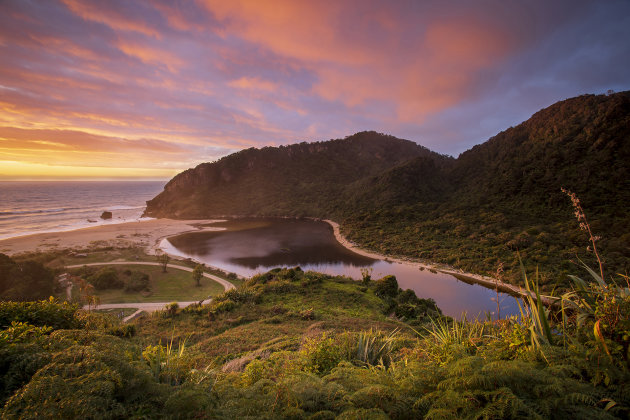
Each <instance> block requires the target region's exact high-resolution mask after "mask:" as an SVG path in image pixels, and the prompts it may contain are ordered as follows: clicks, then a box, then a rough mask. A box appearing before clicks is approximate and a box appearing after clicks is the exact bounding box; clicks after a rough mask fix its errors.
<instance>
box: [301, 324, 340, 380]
mask: <svg viewBox="0 0 630 420" xmlns="http://www.w3.org/2000/svg"><path fill="white" fill-rule="evenodd" d="M301 353H302V357H303V358H304V360H305V368H304V370H306V371H307V372H313V373H318V374H324V373H328V372H330V371H331V370H332V369H333V368H335V367H336V366H337V365H338V364H339V362H341V361H343V360H344V358H345V352H344V351H343V349H342V347H341V346H340V345H339V344H338V343H336V342H335V340H334V339H333V338H332V337H330V336H328V335H327V334H326V333H324V334H322V335H321V336H319V337H315V338H311V339H309V340H307V341H306V343H305V344H304V347H303V349H302V351H301Z"/></svg>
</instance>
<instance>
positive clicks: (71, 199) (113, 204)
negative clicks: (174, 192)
mask: <svg viewBox="0 0 630 420" xmlns="http://www.w3.org/2000/svg"><path fill="white" fill-rule="evenodd" d="M165 184H166V181H46V182H41V181H38V182H35V181H2V182H0V239H5V238H11V237H15V236H22V235H29V234H32V233H42V232H58V231H67V230H74V229H79V228H83V227H89V226H98V225H103V224H114V223H122V222H130V221H138V220H141V219H140V218H141V216H142V213H143V212H144V209H145V207H146V201H147V200H150V199H151V198H153V197H155V196H156V195H157V194H159V193H160V191H162V189H163V188H164V185H165ZM104 211H111V212H112V218H111V219H109V220H104V219H101V217H100V216H101V214H102V213H103V212H104Z"/></svg>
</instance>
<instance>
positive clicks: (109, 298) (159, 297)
mask: <svg viewBox="0 0 630 420" xmlns="http://www.w3.org/2000/svg"><path fill="white" fill-rule="evenodd" d="M102 267H107V266H102ZM102 267H94V268H95V269H99V268H102ZM111 267H113V268H115V269H116V270H117V271H118V274H119V278H121V279H125V278H126V275H125V274H123V272H124V271H125V270H131V271H141V272H143V273H146V274H148V275H149V278H150V293H146V292H145V293H142V292H125V290H124V289H110V290H96V291H95V294H96V296H98V297H99V298H100V303H127V302H173V301H191V300H203V299H207V298H208V297H209V296H215V295H217V294H219V293H222V292H223V286H221V285H220V284H219V283H217V282H215V281H214V280H211V279H209V278H206V277H203V278H202V279H201V286H200V287H197V286H195V283H194V281H193V279H192V274H191V273H190V272H188V271H183V270H178V269H175V268H173V267H169V268H168V269H167V272H166V273H163V272H162V267H158V266H150V265H147V266H144V265H113V266H111Z"/></svg>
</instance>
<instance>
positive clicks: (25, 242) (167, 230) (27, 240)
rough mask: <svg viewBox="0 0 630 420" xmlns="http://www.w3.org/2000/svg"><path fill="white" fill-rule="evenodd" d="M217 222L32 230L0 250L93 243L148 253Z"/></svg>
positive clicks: (171, 221) (1, 244)
mask: <svg viewBox="0 0 630 420" xmlns="http://www.w3.org/2000/svg"><path fill="white" fill-rule="evenodd" d="M217 221H219V220H218V219H207V220H177V219H148V220H142V221H130V222H123V223H115V224H108V225H99V226H88V227H83V228H78V229H74V230H64V231H55V232H46V233H32V234H28V235H22V236H15V237H12V238H5V239H0V253H4V254H8V255H16V254H22V253H28V252H47V251H55V250H61V249H84V248H88V247H92V246H113V247H118V248H121V247H129V246H138V247H141V248H143V249H144V250H145V252H146V253H147V254H148V255H151V254H152V253H155V250H156V249H158V248H159V244H160V242H161V241H162V240H163V239H164V238H167V237H169V236H174V235H180V234H183V233H190V232H201V231H203V230H207V229H208V228H207V227H201V226H200V225H201V224H206V223H213V222H217Z"/></svg>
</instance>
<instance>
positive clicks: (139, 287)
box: [125, 271, 150, 292]
mask: <svg viewBox="0 0 630 420" xmlns="http://www.w3.org/2000/svg"><path fill="white" fill-rule="evenodd" d="M149 283H150V278H149V275H148V274H147V273H143V272H141V271H133V272H130V273H129V278H127V279H125V292H141V291H143V290H147V289H148V288H149Z"/></svg>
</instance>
